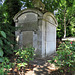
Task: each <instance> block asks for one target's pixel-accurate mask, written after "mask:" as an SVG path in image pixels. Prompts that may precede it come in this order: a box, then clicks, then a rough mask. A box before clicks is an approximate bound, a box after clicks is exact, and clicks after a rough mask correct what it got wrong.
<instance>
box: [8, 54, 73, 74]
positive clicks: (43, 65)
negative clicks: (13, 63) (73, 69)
mask: <svg viewBox="0 0 75 75" xmlns="http://www.w3.org/2000/svg"><path fill="white" fill-rule="evenodd" d="M56 55H57V54H56V53H54V54H52V55H51V56H48V57H46V58H35V59H34V61H31V62H30V64H31V65H30V67H29V68H26V69H25V72H24V73H22V72H19V71H17V69H15V71H14V72H15V73H8V75H72V74H71V73H68V72H66V73H65V72H60V71H59V68H58V67H56V66H55V65H54V64H51V63H49V62H48V60H51V59H52V58H53V57H54V56H56Z"/></svg>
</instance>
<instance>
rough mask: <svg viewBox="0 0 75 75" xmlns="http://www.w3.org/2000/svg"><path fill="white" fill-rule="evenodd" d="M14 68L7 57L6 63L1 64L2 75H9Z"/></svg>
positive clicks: (0, 74)
mask: <svg viewBox="0 0 75 75" xmlns="http://www.w3.org/2000/svg"><path fill="white" fill-rule="evenodd" d="M13 66H14V64H13V63H10V62H9V60H8V58H7V57H5V58H4V61H3V62H2V63H1V64H0V75H7V73H8V72H10V71H9V69H10V68H12V67H13Z"/></svg>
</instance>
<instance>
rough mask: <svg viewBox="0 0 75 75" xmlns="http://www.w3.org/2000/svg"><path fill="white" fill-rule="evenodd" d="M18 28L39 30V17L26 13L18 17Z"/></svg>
mask: <svg viewBox="0 0 75 75" xmlns="http://www.w3.org/2000/svg"><path fill="white" fill-rule="evenodd" d="M18 27H20V29H21V30H25V31H30V30H36V29H38V17H37V14H35V13H25V14H22V15H21V16H20V17H18Z"/></svg>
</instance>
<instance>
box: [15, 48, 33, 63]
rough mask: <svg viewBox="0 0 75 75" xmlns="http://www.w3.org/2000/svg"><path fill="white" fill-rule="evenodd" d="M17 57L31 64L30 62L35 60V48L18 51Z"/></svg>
mask: <svg viewBox="0 0 75 75" xmlns="http://www.w3.org/2000/svg"><path fill="white" fill-rule="evenodd" d="M16 55H17V56H18V58H19V59H17V60H18V62H19V60H21V61H22V62H27V63H29V61H30V60H33V55H34V48H32V47H31V48H23V49H18V51H17V52H16Z"/></svg>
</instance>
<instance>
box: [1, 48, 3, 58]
mask: <svg viewBox="0 0 75 75" xmlns="http://www.w3.org/2000/svg"><path fill="white" fill-rule="evenodd" d="M0 56H1V57H3V51H2V50H1V49H0Z"/></svg>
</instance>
